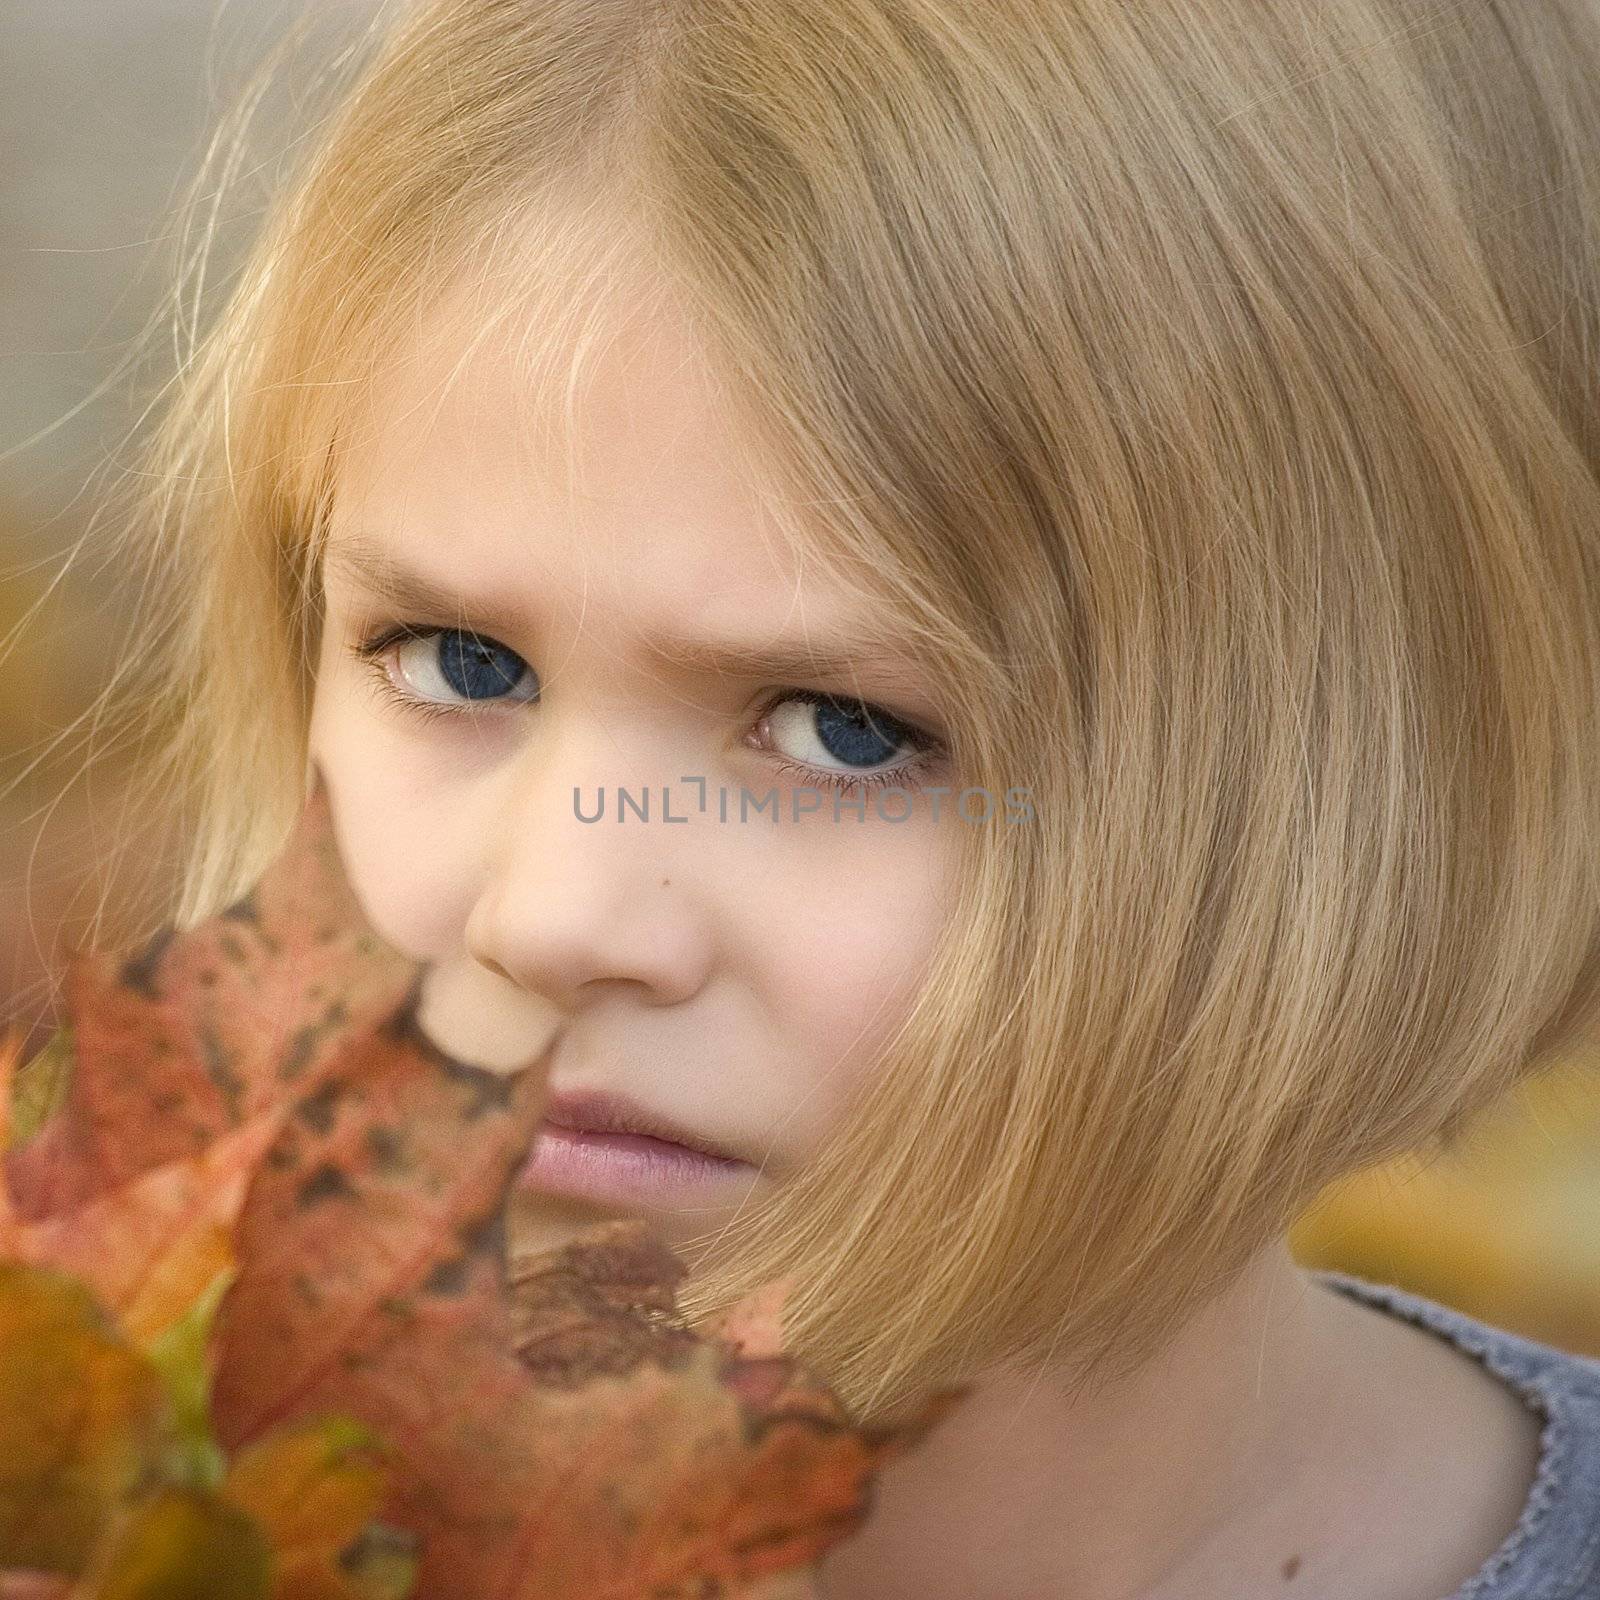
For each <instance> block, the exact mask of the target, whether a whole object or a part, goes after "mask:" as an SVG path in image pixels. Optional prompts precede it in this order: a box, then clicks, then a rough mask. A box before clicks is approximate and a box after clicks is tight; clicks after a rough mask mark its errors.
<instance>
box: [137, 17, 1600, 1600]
mask: <svg viewBox="0 0 1600 1600" xmlns="http://www.w3.org/2000/svg"><path fill="white" fill-rule="evenodd" d="M348 65H349V67H350V69H351V70H350V73H349V76H348V80H340V84H339V88H340V97H339V98H338V99H336V100H335V101H334V102H333V104H332V105H331V106H330V108H329V110H328V113H327V115H326V117H323V118H311V117H309V116H308V117H307V122H306V127H305V137H304V139H303V140H302V141H301V142H300V144H299V146H298V156H299V164H298V167H297V169H296V170H295V172H294V174H293V176H292V178H290V179H288V180H286V181H285V186H284V188H283V190H282V193H281V194H280V195H279V196H278V197H277V198H276V200H275V204H274V205H273V207H272V209H271V212H270V215H269V216H268V217H267V219H266V222H265V225H264V227H263V228H262V231H261V233H260V237H259V240H258V241H257V243H256V245H255V248H254V251H253V254H252V255H251V256H250V258H249V259H248V261H247V263H246V265H245V268H244V270H243V272H242V274H241V276H240V278H239V280H238V282H237V283H236V284H235V285H234V287H233V289H232V291H231V294H230V296H229V299H228V302H227V305H226V307H225V309H224V310H223V311H222V313H221V314H220V316H218V317H217V318H216V319H215V320H214V322H213V323H212V324H211V326H210V328H209V330H208V332H207V334H206V337H205V338H204V341H203V342H202V343H201V344H200V346H199V347H198V349H197V350H196V351H195V352H194V353H193V356H192V359H190V360H189V361H188V362H187V363H186V365H185V367H184V370H183V373H182V376H181V381H180V383H179V385H178V386H177V388H176V391H175V393H174V395H173V397H172V399H171V403H170V405H169V406H168V408H167V410H166V412H165V415H164V417H163V419H162V422H161V426H160V429H159V431H158V432H157V433H156V434H155V435H154V436H153V438H152V441H151V443H150V447H149V453H148V455H147V456H146V457H145V459H144V460H143V461H142V462H141V467H140V471H139V472H138V473H137V474H136V475H135V482H136V484H137V486H138V493H139V498H138V502H137V505H136V506H135V507H134V508H133V509H134V511H135V512H136V513H137V514H136V515H134V516H131V517H130V518H129V519H128V521H127V523H126V527H127V530H128V534H129V544H128V555H129V556H130V558H131V557H135V556H137V557H138V558H139V559H141V560H143V561H144V562H145V567H144V569H143V575H142V578H141V587H142V591H143V592H145V593H147V594H148V595H149V596H150V597H151V603H152V607H153V609H152V611H151V614H150V622H149V633H148V636H147V640H148V644H147V654H146V656H145V658H144V659H145V660H146V662H148V663H152V664H153V665H154V668H155V670H156V673H157V680H156V681H157V682H158V684H159V685H160V687H161V690H162V692H161V693H160V694H159V695H158V696H157V697H156V698H155V699H154V701H152V702H149V703H147V705H146V708H145V709H146V711H147V713H148V714H150V715H152V716H153V717H154V718H155V722H154V723H153V724H152V726H156V727H160V728H164V729H168V730H170V734H169V736H168V738H167V742H166V743H165V744H164V745H163V746H162V747H161V750H160V760H159V761H157V762H155V763H153V764H152V765H151V767H150V769H149V774H148V780H147V781H148V783H149V788H148V790H147V791H146V792H145V800H146V803H147V805H148V806H150V807H159V808H161V812H162V814H163V815H165V816H170V817H171V818H173V819H181V826H182V827H183V829H184V830H185V832H184V836H183V838H184V842H183V850H184V861H185V866H186V872H185V876H184V880H183V884H182V887H181V894H180V896H179V897H178V899H177V901H176V905H175V911H174V915H175V917H176V919H177V920H178V921H179V922H180V923H184V924H187V923H191V922H193V921H195V920H198V919H199V918H200V917H202V916H204V915H206V914H208V913H210V912H213V911H215V910H216V909H217V908H218V907H219V906H221V905H223V904H225V903H227V901H228V900H229V899H230V898H231V897H232V896H234V895H235V894H237V893H239V892H240V891H241V890H242V889H243V888H244V887H245V886H247V885H248V884H249V883H251V882H252V881H253V880H254V879H255V878H256V877H257V876H259V875H260V873H261V872H262V870H263V869H264V867H265V865H266V864H267V863H268V862H269V861H270V860H271V858H272V857H273V855H274V854H275V853H276V852H277V850H278V849H280V848H281V847H282V843H283V840H284V839H285V837H286V835H287V833H288V830H289V828H290V827H291V825H292V823H293V820H294V817H295V814H296V812H297V810H298V807H299V805H300V803H301V802H302V800H303V798H304V797H305V795H306V794H307V793H308V792H309V788H310V786H311V784H313V783H314V782H316V781H319V780H320V781H322V782H325V783H326V785H327V788H328V792H329V795H330V797H331V801H332V805H333V812H334V817H335V822H336V827H337V831H338V836H339V839H340V845H341V850H342V853H343V855H344V858H345V861H346V864H347V866H348V869H349V873H350V876H351V880H352V883H353V884H354V886H355V887H356V889H357V892H358V895H359V897H360V899H361V901H362V903H363V905H364V907H365V908H366V909H367V911H368V912H369V914H370V916H371V919H372V921H373V922H374V924H375V925H376V926H377V928H378V929H379V930H380V931H381V932H382V933H383V934H384V935H385V936H386V937H387V938H389V939H390V940H391V941H392V942H393V943H394V944H395V945H397V946H398V947H400V948H401V949H403V950H404V951H406V952H407V953H409V954H410V955H412V956H414V957H416V958H419V959H421V960H423V961H424V962H426V963H427V964H428V989H427V1003H426V1008H425V1019H424V1020H425V1022H426V1026H427V1027H428V1029H429V1030H430V1032H431V1033H432V1034H433V1035H434V1036H435V1038H436V1039H437V1040H438V1042H439V1043H440V1044H441V1045H443V1046H445V1047H446V1048H447V1049H449V1050H451V1051H452V1052H454V1053H455V1054H457V1055H459V1056H461V1057H463V1058H465V1059H470V1060H474V1061H477V1062H480V1063H485V1064H489V1065H494V1066H500V1067H504V1068H506V1069H510V1068H512V1067H520V1066H523V1065H525V1064H527V1063H528V1062H530V1061H536V1062H538V1063H539V1064H540V1065H541V1068H542V1069H543V1070H545V1071H546V1072H547V1073H548V1075H549V1077H548V1081H549V1086H550V1092H551V1101H550V1107H549V1115H548V1126H547V1130H546V1132H545V1133H544V1134H543V1135H542V1136H541V1138H540V1140H539V1141H538V1144H537V1145H536V1147H535V1149H534V1151H533V1152H532V1154H531V1159H530V1161H529V1164H528V1166H527V1169H526V1172H525V1175H524V1181H523V1186H522V1188H521V1189H520V1190H519V1192H518V1194H517V1196H516V1200H515V1202H514V1205H513V1210H514V1212H515V1216H514V1218H513V1227H512V1233H511V1237H512V1242H513V1248H517V1249H531V1248H536V1247H538V1246H539V1245H541V1244H544V1243H548V1242H550V1241H551V1240H553V1239H555V1238H558V1237H560V1236H561V1235H562V1234H563V1233H564V1232H565V1231H567V1230H570V1229H571V1228H573V1227H575V1226H578V1225H581V1224H582V1223H583V1222H585V1221H588V1220H593V1219H596V1218H599V1217H603V1216H609V1215H621V1214H629V1213H638V1214H641V1215H648V1216H651V1217H653V1218H655V1219H656V1221H657V1222H658V1223H659V1225H660V1226H661V1228H662V1230H663V1232H664V1233H665V1234H666V1235H667V1237H668V1238H669V1239H670V1240H671V1241H672V1242H673V1243H674V1244H675V1245H676V1246H677V1247H679V1248H680V1250H681V1252H682V1253H683V1254H684V1255H685V1256H686V1258H687V1259H689V1260H691V1261H692V1263H693V1265H694V1268H695V1271H694V1275H693V1277H692V1279H691V1280H690V1282H689V1285H688V1286H687V1291H686V1293H685V1296H684V1301H685V1304H686V1306H687V1307H688V1309H689V1310H690V1311H691V1312H692V1313H693V1314H694V1315H696V1316H700V1315H702V1314H704V1313H707V1312H710V1311H711V1310H713V1309H715V1308H716V1307H718V1306H721V1305H724V1304H726V1303H728V1302H729V1301H730V1300H731V1299H732V1298H733V1297H734V1296H736V1295H738V1294H742V1293H744V1292H747V1291H748V1290H749V1289H750V1288H752V1287H754V1286H755V1285H757V1284H760V1283H762V1282H765V1281H767V1280H769V1279H771V1278H773V1277H776V1276H780V1275H784V1276H789V1277H790V1278H791V1279H792V1281H793V1283H794V1285H795V1291H794V1295H793V1298H792V1301H791V1305H790V1309H789V1315H788V1323H787V1327H788V1332H789V1337H790V1339H791V1342H792V1343H793V1344H794V1346H795V1347H796V1348H797V1349H798V1350H799V1351H800V1352H801V1353H803V1354H805V1355H807V1356H808V1357H810V1358H811V1359H813V1360H815V1361H817V1362H818V1363H819V1365H821V1367H822V1368H823V1369H824V1371H825V1372H826V1373H827V1374H828V1375H829V1376H830V1378H831V1379H832V1380H833V1382H834V1383H835V1384H836V1386H837V1388H838V1390H839V1392H840V1394H841V1396H842V1397H843V1398H844V1399H845V1400H846V1401H847V1403H849V1404H851V1405H853V1406H854V1407H856V1408H857V1409H858V1410H859V1411H860V1412H861V1413H862V1414H863V1415H865V1416H870V1415H873V1414H875V1413H877V1412H879V1411H880V1410H881V1411H885V1412H886V1411H887V1410H888V1409H889V1408H891V1407H893V1406H895V1405H897V1404H898V1403H900V1402H901V1401H902V1400H904V1399H906V1398H907V1397H909V1396H910V1395H912V1394H914V1393H915V1392H917V1391H919V1390H921V1389H923V1388H925V1387H926V1386H928V1385H931V1384H934V1383H942V1382H946V1381H971V1382H973V1384H974V1389H973V1393H972V1396H971V1397H970V1398H969V1400H968V1401H967V1402H966V1404H965V1405H964V1407H963V1408H961V1409H959V1410H958V1411H957V1412H956V1413H955V1414H954V1415H953V1416H952V1417H951V1418H950V1419H949V1421H948V1422H947V1423H946V1424H945V1425H943V1426H942V1427H941V1428H940V1430H938V1431H937V1433H936V1434H935V1435H934V1436H933V1437H931V1438H930V1439H929V1440H928V1441H927V1442H926V1444H925V1446H924V1447H922V1448H921V1449H920V1450H919V1451H918V1452H917V1453H915V1454H914V1455H913V1456H911V1457H909V1458H908V1459H906V1460H905V1461H904V1462H902V1463H899V1464H897V1465H896V1467H895V1468H894V1469H892V1470H891V1471H890V1472H889V1473H886V1474H885V1477H884V1479H883V1481H882V1484H881V1486H880V1494H879V1498H878V1503H877V1508H876V1510H875V1513H874V1515H873V1518H872V1520H871V1521H870V1522H869V1524H868V1525H867V1526H866V1527H865V1528H864V1529H863V1530H862V1531H861V1533H860V1534H859V1535H857V1536H856V1537H854V1538H852V1539H850V1540H848V1541H846V1542H845V1543H844V1544H843V1545H841V1546H840V1547H839V1548H838V1550H837V1552H836V1555H835V1557H834V1558H833V1559H831V1560H830V1561H829V1563H828V1565H827V1567H826V1568H825V1581H826V1583H827V1585H828V1587H827V1590H826V1592H827V1593H828V1594H829V1595H830V1596H832V1597H833V1600H868V1597H871V1600H913V1597H914V1600H1049V1597H1058V1596H1069V1595H1070V1596H1072V1597H1073V1600H1133V1597H1139V1600H1224V1597H1226V1600H1254V1597H1264V1596H1269V1595H1279V1594H1282V1593H1289V1594H1293V1595H1296V1596H1300V1597H1310V1600H1333V1597H1335V1596H1337V1597H1338V1600H1440V1597H1443V1596H1447V1595H1449V1596H1454V1597H1456V1600H1513V1597H1516V1600H1532V1597H1534V1596H1535V1595H1537V1596H1539V1597H1541V1600H1578V1597H1580V1596H1586V1595H1600V1541H1597V1540H1596V1539H1595V1537H1594V1529H1595V1528H1596V1527H1597V1526H1600V1363H1596V1362H1594V1361H1590V1360H1584V1359H1581V1358H1578V1357H1576V1356H1570V1355H1567V1354H1564V1353H1562V1352H1559V1351H1556V1350H1554V1349H1552V1348H1549V1347H1547V1346H1544V1345H1539V1344H1535V1343H1532V1342H1530V1341H1527V1340H1522V1339H1518V1338H1515V1337H1513V1336H1512V1335H1510V1334H1509V1333H1506V1332H1504V1331H1502V1330H1498V1329H1495V1328H1491V1327H1488V1326H1486V1325H1483V1324H1481V1323H1476V1322H1473V1321H1471V1320H1470V1319H1468V1318H1466V1317H1465V1316H1463V1315H1461V1314H1459V1313H1456V1312H1453V1311H1449V1310H1447V1309H1446V1308H1444V1307H1443V1306H1440V1305H1437V1304H1435V1303H1433V1302H1428V1301H1423V1300H1420V1299H1418V1298H1417V1297H1415V1296H1410V1295H1406V1294H1403V1293H1401V1292H1400V1291H1398V1290H1393V1289H1389V1288H1386V1287H1385V1286H1382V1285H1377V1284H1368V1283H1365V1282H1364V1281H1362V1280H1357V1279H1352V1278H1348V1277H1344V1276H1342V1275H1340V1274H1336V1273H1310V1272H1307V1271H1305V1270H1304V1269H1302V1268H1300V1267H1299V1266H1298V1265H1297V1264H1296V1263H1295V1262H1294V1261H1293V1259H1292V1258H1291V1256H1290V1255H1289V1252H1288V1249H1287V1246H1286V1243H1285V1235H1286V1231H1287V1229H1288V1228H1289V1226H1290V1224H1291V1223H1292V1222H1293V1220H1294V1219H1295V1218H1296V1217H1297V1215H1298V1214H1299V1213H1300V1212H1301V1211H1302V1210H1303V1209H1304V1208H1305V1207H1306V1206H1307V1205H1308V1204H1309V1203H1310V1201H1311V1200H1312V1199H1313V1197H1314V1196H1316V1195H1317V1194H1318V1192H1319V1191H1320V1190H1322V1188H1323V1187H1324V1186H1325V1185H1326V1184H1328V1183H1329V1182H1330V1181H1331V1180H1333V1179H1335V1178H1337V1177H1340V1176H1341V1175H1344V1174H1346V1173H1349V1172H1352V1171H1354V1170H1356V1169H1358V1168H1361V1167H1363V1166H1366V1165H1368V1164H1370V1163H1374V1162H1377V1161H1379V1160H1381V1159H1384V1158H1387V1157H1390V1156H1393V1155H1396V1154H1399V1153H1401V1152H1403V1151H1408V1150H1413V1149H1419V1148H1429V1149H1442V1148H1444V1147H1446V1146H1447V1145H1448V1143H1449V1142H1450V1140H1451V1139H1452V1138H1453V1137H1455V1136H1456V1135H1457V1134H1458V1133H1459V1132H1460V1131H1461V1129H1462V1128H1463V1127H1464V1126H1465V1125H1466V1123H1467V1122H1468V1121H1469V1120H1470V1118H1471V1117H1472V1116H1473V1114H1474V1113H1476V1112H1477V1111H1479V1110H1480V1109H1482V1108H1483V1107H1485V1106H1486V1105H1487V1104H1488V1103H1489V1102H1491V1101H1492V1100H1494V1099H1495V1098H1496V1097H1497V1096H1499V1095H1501V1094H1502V1093H1503V1092H1504V1091H1505V1090H1506V1089H1508V1088H1509V1087H1510V1086H1512V1085H1513V1084H1515V1083H1516V1082H1518V1081H1519V1080H1521V1079H1522V1078H1524V1077H1525V1076H1526V1075H1527V1074H1529V1073H1532V1072H1534V1071H1536V1070H1539V1069H1541V1068H1543V1067H1546V1066H1548V1065H1550V1064H1551V1063H1552V1062H1554V1061H1556V1060H1557V1059H1560V1058H1565V1057H1568V1056H1570V1055H1571V1053H1572V1052H1573V1051H1574V1049H1575V1047H1576V1046H1577V1045H1579V1044H1580V1043H1582V1042H1585V1041H1587V1040H1588V1039H1590V1038H1591V1037H1592V1036H1593V1034H1594V1032H1595V1029H1596V1025H1597V1023H1600V482H1597V473H1600V381H1597V379H1596V370H1597V368H1596V362H1597V359H1600V221H1597V220H1596V219H1600V169H1597V164H1596V156H1595V151H1596V150H1597V149H1600V20H1597V19H1596V17H1595V16H1594V15H1593V14H1592V13H1591V11H1590V10H1589V9H1588V8H1587V7H1586V6H1583V5H1580V4H1579V3H1577V0H1573V3H1570V4H1563V3H1558V0H1505V3H1497V0H1469V3H1453V4H1445V3H1442V0H1427V3H1424V0H1274V3H1272V4H1270V5H1268V4H1265V3H1263V0H1183V3H1182V4H1170V3H1167V4H1164V3H1161V0H804V3H797V0H677V3H676V4H668V3H666V0H655V3H645V0H422V3H420V4H413V5H409V6H406V7H403V8H399V9H398V14H397V15H396V16H394V17H393V18H392V19H391V21H390V22H389V24H388V25H387V26H386V27H385V28H384V29H383V30H382V31H381V32H380V33H377V34H375V36H374V39H373V48H372V49H371V50H369V51H365V52H358V53H357V54H356V55H354V56H353V57H352V58H351V59H350V61H349V63H348ZM624 795H626V796H627V797H628V802H631V803H628V802H625V801H624V799H623V796H624ZM639 1135H654V1136H655V1137H654V1138H653V1139H651V1138H642V1137H639Z"/></svg>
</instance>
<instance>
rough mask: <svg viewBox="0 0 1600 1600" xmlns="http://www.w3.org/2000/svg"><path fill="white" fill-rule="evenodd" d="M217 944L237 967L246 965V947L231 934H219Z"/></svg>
mask: <svg viewBox="0 0 1600 1600" xmlns="http://www.w3.org/2000/svg"><path fill="white" fill-rule="evenodd" d="M217 943H218V945H220V946H221V948H222V953H223V955H225V956H226V957H227V958H228V959H229V960H230V961H231V962H233V963H234V965H235V966H240V967H242V966H243V965H244V964H245V961H246V959H247V956H246V952H245V947H244V946H243V945H242V944H240V943H239V941H238V940H237V939H235V938H234V937H233V935H232V934H231V933H228V932H226V931H224V932H222V933H219V934H218V935H217Z"/></svg>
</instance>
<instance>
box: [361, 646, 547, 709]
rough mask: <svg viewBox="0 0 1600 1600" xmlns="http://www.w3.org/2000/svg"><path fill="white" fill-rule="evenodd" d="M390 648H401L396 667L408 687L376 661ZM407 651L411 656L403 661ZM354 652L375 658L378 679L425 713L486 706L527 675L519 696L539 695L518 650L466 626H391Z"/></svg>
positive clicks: (536, 682)
mask: <svg viewBox="0 0 1600 1600" xmlns="http://www.w3.org/2000/svg"><path fill="white" fill-rule="evenodd" d="M391 646H398V648H397V649H396V650H395V659H396V665H397V666H398V668H399V671H400V675H401V677H402V678H403V679H404V680H405V682H406V683H407V685H408V686H409V687H408V688H405V689H402V688H400V686H399V685H397V684H395V683H394V682H393V680H392V679H391V678H390V676H389V674H388V672H387V670H386V667H385V663H384V662H382V661H381V660H379V659H377V658H378V657H380V656H382V655H383V654H384V653H386V652H387V651H388V650H389V649H390V647H391ZM408 650H409V651H410V656H411V659H410V660H405V659H403V658H404V656H405V653H406V652H407V651H408ZM356 652H357V654H358V655H360V656H361V657H363V658H364V659H366V660H369V661H372V662H373V664H374V666H376V667H377V668H378V671H379V673H380V681H381V682H382V683H384V684H387V685H388V688H389V690H390V691H391V692H392V693H393V694H394V695H396V696H398V697H399V699H400V700H401V702H402V703H403V704H406V705H409V706H414V707H416V708H417V709H419V710H422V711H429V710H439V711H456V710H462V709H465V710H471V709H472V708H473V707H474V706H475V705H483V704H488V703H491V702H493V701H495V700H496V699H499V698H502V697H505V696H507V695H509V694H511V693H512V692H513V691H515V690H516V688H517V686H518V684H519V683H521V682H522V680H523V679H524V678H526V679H528V680H529V689H528V692H527V693H526V694H525V695H519V696H517V698H518V699H519V700H525V699H526V700H536V699H537V698H538V692H539V691H538V680H537V678H536V677H535V676H534V673H533V669H532V668H531V667H530V666H528V664H527V663H526V662H525V661H524V660H523V659H522V657H521V656H519V655H518V654H517V653H516V651H515V650H511V649H508V648H507V647H506V646H505V645H503V644H500V643H499V642H498V641H496V640H494V639H486V638H484V637H483V636H482V635H480V634H475V633H470V632H468V631H467V630H466V629H464V628H411V627H409V626H408V627H406V628H404V629H394V628H391V629H389V630H387V631H386V632H385V633H382V634H380V635H378V637H377V638H375V639H371V640H368V641H365V642H363V643H362V644H360V645H358V646H357V647H356ZM440 685H442V691H441V688H440ZM414 691H420V692H414ZM451 696H457V697H459V699H460V700H461V701H465V702H466V705H465V706H462V705H459V704H457V703H456V702H455V701H453V700H452V699H451Z"/></svg>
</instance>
